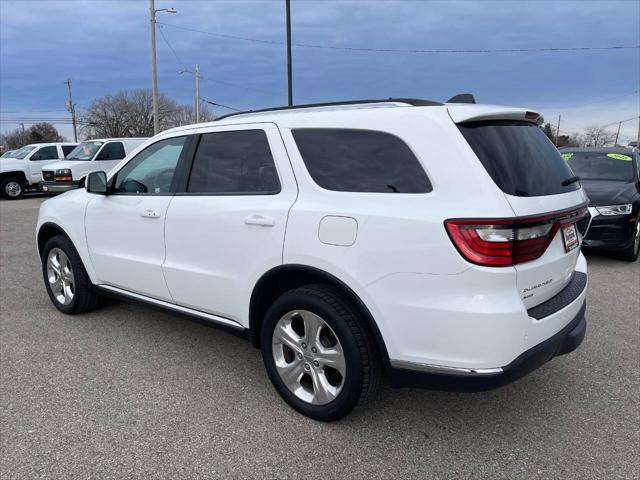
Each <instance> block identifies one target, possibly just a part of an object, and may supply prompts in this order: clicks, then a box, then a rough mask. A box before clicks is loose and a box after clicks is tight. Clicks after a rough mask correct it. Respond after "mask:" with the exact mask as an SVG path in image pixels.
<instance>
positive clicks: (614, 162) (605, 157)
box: [562, 152, 634, 182]
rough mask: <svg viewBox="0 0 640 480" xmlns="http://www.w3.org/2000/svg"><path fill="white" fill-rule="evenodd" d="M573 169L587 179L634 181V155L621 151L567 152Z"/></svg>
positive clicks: (566, 154) (568, 162) (568, 161)
mask: <svg viewBox="0 0 640 480" xmlns="http://www.w3.org/2000/svg"><path fill="white" fill-rule="evenodd" d="M562 156H563V157H564V158H565V159H566V160H567V164H568V165H569V166H570V167H571V170H573V172H574V173H575V174H576V175H578V176H579V177H580V178H583V179H585V180H618V181H621V182H632V181H633V178H634V177H633V157H632V156H631V155H625V154H621V153H595V152H566V153H563V154H562Z"/></svg>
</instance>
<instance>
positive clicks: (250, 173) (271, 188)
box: [187, 130, 280, 194]
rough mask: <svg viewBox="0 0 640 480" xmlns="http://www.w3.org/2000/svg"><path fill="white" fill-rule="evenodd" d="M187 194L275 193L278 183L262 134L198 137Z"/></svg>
mask: <svg viewBox="0 0 640 480" xmlns="http://www.w3.org/2000/svg"><path fill="white" fill-rule="evenodd" d="M187 191H188V192H194V193H231V194H234V193H244V194H270V193H278V192H279V191H280V181H279V180H278V173H277V171H276V167H275V164H274V162H273V156H272V155H271V150H270V149H269V142H268V140H267V135H266V133H265V132H264V131H263V130H238V131H233V132H216V133H205V134H204V135H202V138H201V139H200V144H199V145H198V150H197V152H196V156H195V159H194V161H193V168H192V169H191V177H190V179H189V186H188V188H187Z"/></svg>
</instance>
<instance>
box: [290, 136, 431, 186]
mask: <svg viewBox="0 0 640 480" xmlns="http://www.w3.org/2000/svg"><path fill="white" fill-rule="evenodd" d="M292 133H293V137H294V139H295V141H296V144H297V145H298V150H300V154H301V155H302V159H303V160H304V163H305V165H306V166H307V170H309V174H310V175H311V177H312V178H313V180H314V181H315V182H316V183H317V184H318V185H320V186H321V187H322V188H326V189H327V190H336V191H340V192H379V193H427V192H430V191H431V190H432V187H431V183H430V182H429V179H428V178H427V174H426V173H425V171H424V169H423V168H422V166H421V165H420V162H419V161H418V159H417V158H416V157H415V155H414V154H413V153H412V152H411V150H410V149H409V147H408V146H407V144H406V143H404V142H403V141H402V140H400V139H399V138H398V137H396V136H394V135H391V134H388V133H384V132H376V131H371V130H346V129H301V130H293V132H292Z"/></svg>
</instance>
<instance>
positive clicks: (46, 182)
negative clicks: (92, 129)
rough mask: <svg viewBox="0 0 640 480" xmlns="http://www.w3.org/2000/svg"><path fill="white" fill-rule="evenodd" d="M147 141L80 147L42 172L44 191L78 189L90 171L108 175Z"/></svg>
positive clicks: (114, 141)
mask: <svg viewBox="0 0 640 480" xmlns="http://www.w3.org/2000/svg"><path fill="white" fill-rule="evenodd" d="M145 140H146V138H100V139H96V140H87V141H85V142H82V143H81V144H80V145H78V146H77V147H76V148H75V149H74V150H73V151H72V152H71V153H69V155H67V157H66V158H65V159H64V160H63V161H61V162H56V163H52V164H51V165H47V168H46V169H43V170H42V190H44V191H45V192H52V193H60V192H66V191H67V190H73V189H74V188H77V187H78V182H79V181H80V180H81V179H83V178H84V177H86V176H87V174H89V172H95V171H105V172H108V171H109V170H111V169H112V168H113V167H115V166H116V165H117V164H118V162H119V161H120V160H122V159H123V158H124V157H126V156H127V155H128V154H129V153H131V152H132V151H133V150H135V149H136V147H137V146H138V145H140V144H141V143H143V142H144V141H145Z"/></svg>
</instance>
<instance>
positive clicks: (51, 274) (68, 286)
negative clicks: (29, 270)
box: [42, 235, 99, 315]
mask: <svg viewBox="0 0 640 480" xmlns="http://www.w3.org/2000/svg"><path fill="white" fill-rule="evenodd" d="M42 275H43V277H44V284H45V287H46V289H47V293H48V294H49V298H50V299H51V301H52V302H53V305H54V306H55V307H56V308H57V309H58V310H60V311H61V312H63V313H67V314H72V315H73V314H76V313H82V312H86V311H88V310H91V309H93V308H95V307H96V306H97V304H98V300H99V298H98V295H97V294H96V293H95V291H94V287H93V284H92V283H91V280H90V278H89V275H88V274H87V271H86V270H85V268H84V265H83V264H82V260H81V259H80V255H78V252H77V251H76V249H75V247H74V246H73V244H72V243H71V241H70V240H69V239H68V238H67V237H66V236H64V235H56V236H55V237H53V238H51V239H49V240H48V241H47V243H46V244H45V246H44V249H43V251H42Z"/></svg>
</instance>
